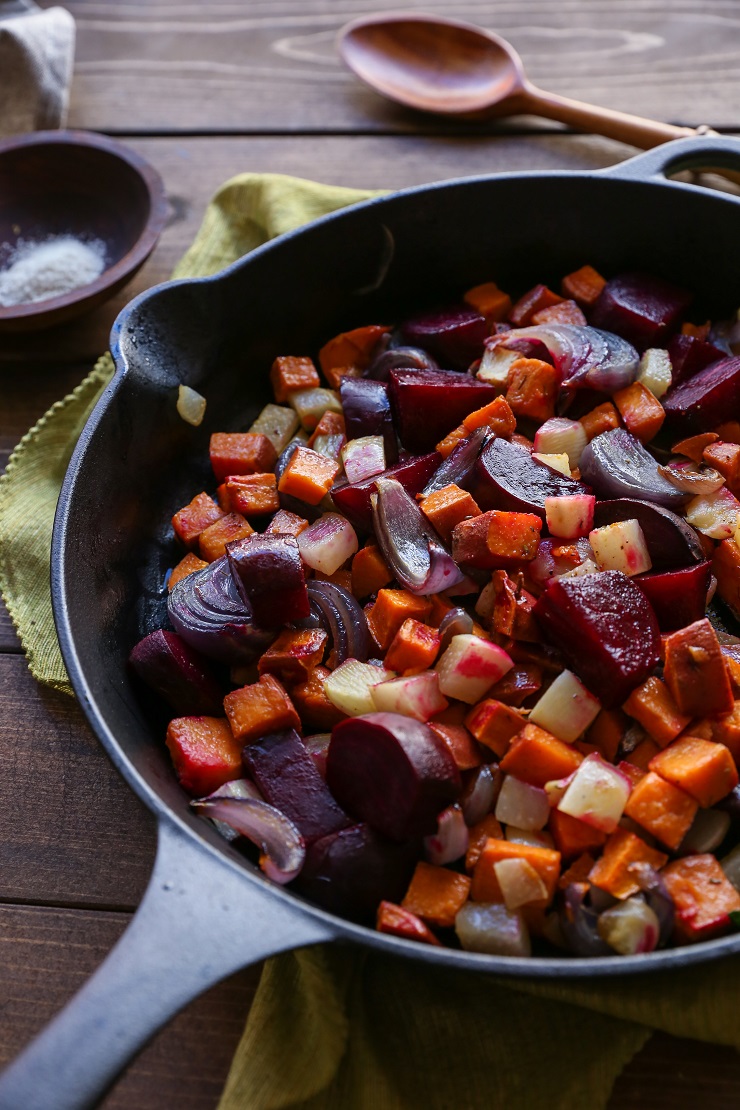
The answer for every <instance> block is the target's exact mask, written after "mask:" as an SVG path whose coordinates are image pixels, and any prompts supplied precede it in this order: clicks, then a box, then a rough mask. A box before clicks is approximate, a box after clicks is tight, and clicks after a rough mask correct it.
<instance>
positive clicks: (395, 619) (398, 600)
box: [365, 590, 432, 651]
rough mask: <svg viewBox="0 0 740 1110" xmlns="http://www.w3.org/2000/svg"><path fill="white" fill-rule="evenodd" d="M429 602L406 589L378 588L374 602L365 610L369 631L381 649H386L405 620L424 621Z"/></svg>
mask: <svg viewBox="0 0 740 1110" xmlns="http://www.w3.org/2000/svg"><path fill="white" fill-rule="evenodd" d="M431 609H432V606H431V602H430V601H429V599H428V598H426V597H417V596H416V594H412V593H410V592H409V591H408V590H379V591H378V596H377V599H376V601H375V604H374V605H373V606H372V607H371V608H369V609H366V610H365V614H366V616H367V623H368V627H369V628H370V633H371V635H372V637H373V639H374V640H375V642H376V644H377V645H378V647H379V648H380V650H381V651H387V650H388V648H389V647H390V646H391V641H392V640H393V637H394V636H395V635H396V633H397V632H398V630H399V628H400V627H401V625H402V624H403V622H404V621H405V620H408V618H409V617H413V618H414V620H417V621H422V622H423V621H425V620H426V618H427V617H428V616H429V614H430V612H431Z"/></svg>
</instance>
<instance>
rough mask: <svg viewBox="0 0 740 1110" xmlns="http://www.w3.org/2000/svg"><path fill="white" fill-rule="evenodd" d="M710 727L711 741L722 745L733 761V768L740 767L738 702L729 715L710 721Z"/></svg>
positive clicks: (739, 713) (739, 714)
mask: <svg viewBox="0 0 740 1110" xmlns="http://www.w3.org/2000/svg"><path fill="white" fill-rule="evenodd" d="M711 727H712V740H715V741H716V742H717V743H718V744H724V745H725V747H726V748H727V749H728V751H729V753H730V755H731V756H732V758H733V759H734V760H735V766H736V767H737V766H738V765H740V701H736V702H735V704H734V705H733V707H732V711H731V712H730V713H726V714H725V716H724V717H717V718H715V719H714V720H712V721H711Z"/></svg>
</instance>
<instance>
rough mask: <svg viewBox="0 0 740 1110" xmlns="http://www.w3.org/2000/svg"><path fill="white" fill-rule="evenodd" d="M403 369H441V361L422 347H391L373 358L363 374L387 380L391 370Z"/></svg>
mask: <svg viewBox="0 0 740 1110" xmlns="http://www.w3.org/2000/svg"><path fill="white" fill-rule="evenodd" d="M401 369H408V370H439V363H438V362H437V360H436V359H435V358H432V356H431V355H430V354H429V353H428V351H422V349H421V347H390V348H389V349H387V350H383V351H382V352H381V353H380V354H379V355H377V356H376V358H374V359H373V361H372V362H371V363H370V365H369V366H368V368H367V370H366V371H365V373H364V375H363V376H364V377H366V378H374V379H375V380H376V381H379V382H387V381H388V375H389V374H390V372H391V370H401Z"/></svg>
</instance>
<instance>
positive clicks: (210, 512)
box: [172, 493, 226, 549]
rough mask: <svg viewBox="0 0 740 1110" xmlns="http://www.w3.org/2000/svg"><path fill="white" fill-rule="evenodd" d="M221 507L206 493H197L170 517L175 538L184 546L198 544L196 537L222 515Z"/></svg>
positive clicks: (191, 546) (193, 546)
mask: <svg viewBox="0 0 740 1110" xmlns="http://www.w3.org/2000/svg"><path fill="white" fill-rule="evenodd" d="M225 515H226V514H225V513H224V511H223V509H222V508H221V507H220V506H219V505H217V504H216V502H215V501H214V500H213V498H212V497H210V496H209V495H208V494H207V493H199V494H198V495H197V496H196V497H194V498H193V500H192V501H191V502H190V504H189V505H185V506H184V507H183V508H182V509H180V510H179V512H177V513H175V515H174V516H173V518H172V527H173V528H174V529H175V535H176V536H177V538H178V539H179V540H180V541H181V542H182V543H184V544H185V546H186V547H189V548H191V549H192V548H195V547H197V546H198V537H199V536H200V534H201V532H202V531H203V530H204V529H205V528H207V527H208V526H209V525H210V524H215V523H216V521H217V520H220V519H221V517H222V516H225Z"/></svg>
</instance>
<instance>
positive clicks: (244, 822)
mask: <svg viewBox="0 0 740 1110" xmlns="http://www.w3.org/2000/svg"><path fill="white" fill-rule="evenodd" d="M190 804H191V806H192V807H193V809H194V810H196V812H197V813H199V814H200V815H201V816H202V817H210V818H211V819H214V820H217V821H224V822H225V823H226V824H227V825H230V826H231V827H232V829H234V830H235V831H236V832H237V833H239V835H240V836H245V837H246V838H247V840H251V841H252V843H253V844H256V845H257V847H258V848H259V849H260V852H261V855H260V867H261V868H262V870H263V871H264V872H265V874H266V875H267V877H268V878H269V879H272V880H273V882H275V883H281V884H284V883H289V882H291V881H292V880H293V879H295V877H296V875H298V874H299V872H300V870H301V868H302V867H303V861H304V860H305V858H306V847H305V844H304V842H303V837H302V836H301V834H300V833H299V832H298V829H297V828H296V827H295V825H294V824H293V822H292V821H289V820H288V818H287V817H286V816H285V814H283V813H281V812H280V810H279V809H275V807H274V806H271V805H268V804H267V802H262V801H259V799H257V798H223V797H210V798H197V799H194V800H193V801H192V802H191V803H190Z"/></svg>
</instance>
